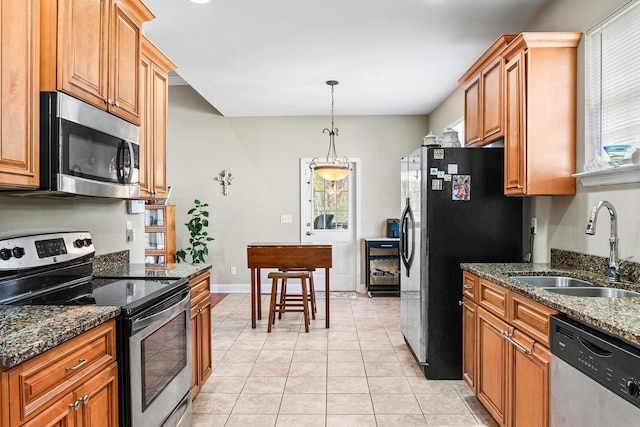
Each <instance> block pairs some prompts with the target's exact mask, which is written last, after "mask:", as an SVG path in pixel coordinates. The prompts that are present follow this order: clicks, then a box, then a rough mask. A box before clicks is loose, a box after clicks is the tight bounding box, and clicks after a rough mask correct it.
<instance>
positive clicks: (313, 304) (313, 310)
mask: <svg viewBox="0 0 640 427" xmlns="http://www.w3.org/2000/svg"><path fill="white" fill-rule="evenodd" d="M310 273H311V275H310V276H309V290H310V291H311V296H310V297H311V298H310V299H311V318H312V319H313V320H315V319H316V313H317V312H318V310H317V309H316V288H315V286H314V285H313V271H311V272H310Z"/></svg>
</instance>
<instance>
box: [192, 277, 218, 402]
mask: <svg viewBox="0 0 640 427" xmlns="http://www.w3.org/2000/svg"><path fill="white" fill-rule="evenodd" d="M209 280H210V274H209V273H205V274H202V275H200V276H198V277H196V278H195V279H192V280H191V281H190V282H189V284H190V286H191V369H192V377H191V398H192V399H193V398H195V397H196V395H197V394H198V393H199V392H200V389H201V388H202V386H203V385H204V383H205V382H206V381H207V379H208V378H209V377H210V376H211V372H212V369H213V364H212V359H211V290H210V284H209Z"/></svg>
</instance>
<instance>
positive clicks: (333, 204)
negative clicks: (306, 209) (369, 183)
mask: <svg viewBox="0 0 640 427" xmlns="http://www.w3.org/2000/svg"><path fill="white" fill-rule="evenodd" d="M312 200H313V229H314V230H346V229H348V228H349V178H348V177H347V178H345V179H343V180H340V181H336V182H335V183H333V184H331V182H329V181H325V180H324V179H322V178H320V177H319V176H318V174H316V173H315V171H314V172H313V198H312Z"/></svg>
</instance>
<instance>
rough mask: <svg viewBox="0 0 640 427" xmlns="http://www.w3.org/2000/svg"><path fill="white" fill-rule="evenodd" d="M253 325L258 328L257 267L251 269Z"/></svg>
mask: <svg viewBox="0 0 640 427" xmlns="http://www.w3.org/2000/svg"><path fill="white" fill-rule="evenodd" d="M251 327H252V328H253V329H255V328H256V269H255V268H252V269H251Z"/></svg>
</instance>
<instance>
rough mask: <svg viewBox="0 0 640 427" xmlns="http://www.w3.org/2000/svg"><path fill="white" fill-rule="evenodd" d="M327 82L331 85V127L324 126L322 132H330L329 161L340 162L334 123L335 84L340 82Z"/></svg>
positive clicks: (336, 131) (336, 130) (336, 129)
mask: <svg viewBox="0 0 640 427" xmlns="http://www.w3.org/2000/svg"><path fill="white" fill-rule="evenodd" d="M327 84H328V85H329V86H331V129H329V128H324V129H323V130H322V133H329V151H327V163H333V164H336V163H338V161H337V160H338V155H337V153H336V142H335V137H336V135H338V132H339V130H338V128H336V127H335V125H334V120H333V103H334V100H333V89H334V86H335V85H337V84H338V81H337V80H329V81H328V82H327Z"/></svg>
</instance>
